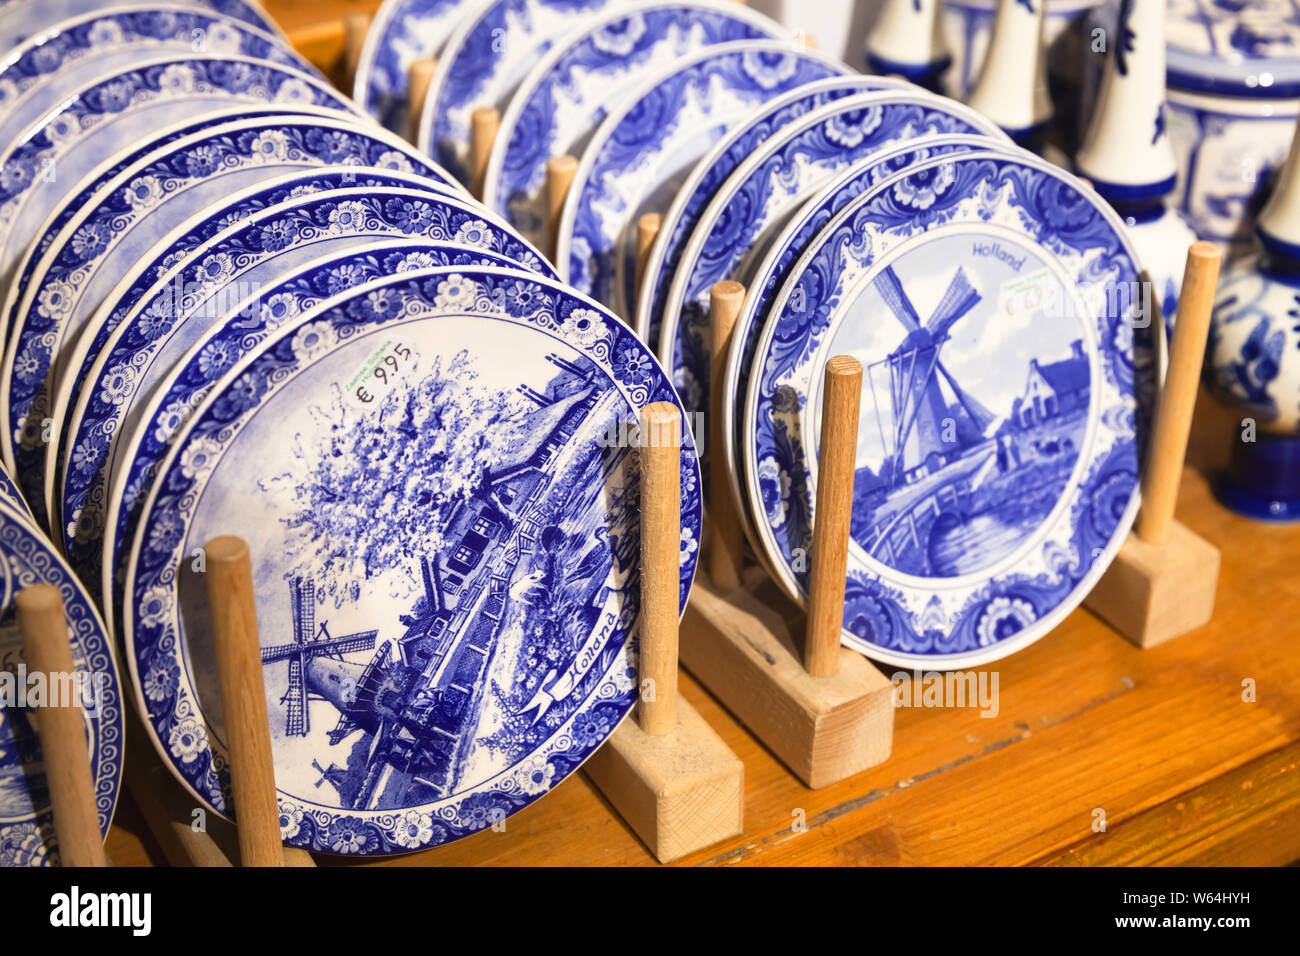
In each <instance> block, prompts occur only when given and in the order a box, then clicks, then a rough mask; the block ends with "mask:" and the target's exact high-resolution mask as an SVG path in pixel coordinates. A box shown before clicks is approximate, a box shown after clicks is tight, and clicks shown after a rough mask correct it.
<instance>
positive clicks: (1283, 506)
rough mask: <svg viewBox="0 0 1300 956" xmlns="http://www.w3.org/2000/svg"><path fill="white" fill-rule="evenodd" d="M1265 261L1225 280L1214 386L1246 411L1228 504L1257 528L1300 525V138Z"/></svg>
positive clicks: (1243, 264)
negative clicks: (1261, 525) (1262, 522)
mask: <svg viewBox="0 0 1300 956" xmlns="http://www.w3.org/2000/svg"><path fill="white" fill-rule="evenodd" d="M1256 231H1257V235H1258V239H1259V248H1258V250H1257V253H1256V255H1254V256H1251V257H1248V258H1245V259H1242V260H1239V261H1238V262H1236V263H1235V264H1233V265H1232V266H1230V267H1229V269H1228V271H1227V273H1226V274H1225V276H1224V277H1223V279H1222V280H1220V283H1219V292H1218V295H1217V297H1216V300H1215V305H1214V314H1213V316H1212V318H1211V321H1210V341H1209V347H1208V352H1207V357H1206V368H1205V380H1206V384H1207V385H1208V386H1209V388H1210V390H1211V392H1213V393H1214V395H1215V397H1216V398H1218V399H1219V400H1220V401H1222V402H1225V403H1226V404H1228V405H1232V406H1235V407H1236V408H1238V409H1239V410H1240V411H1241V419H1240V421H1239V423H1238V426H1239V427H1238V429H1237V432H1236V434H1235V436H1234V442H1233V446H1232V459H1231V462H1230V464H1229V466H1228V469H1227V471H1226V472H1225V473H1224V474H1223V475H1222V476H1221V477H1220V478H1219V480H1218V482H1217V484H1216V487H1215V491H1216V493H1217V494H1218V496H1219V499H1220V500H1221V501H1222V502H1223V503H1224V504H1226V505H1227V506H1228V507H1230V508H1232V509H1233V510H1234V511H1237V512H1240V513H1241V514H1244V515H1246V516H1248V517H1251V518H1259V519H1262V520H1268V521H1297V520H1300V354H1297V353H1298V351H1300V133H1297V134H1296V135H1295V136H1293V138H1292V142H1291V152H1290V155H1289V156H1288V157H1287V160H1286V163H1285V165H1284V166H1283V168H1282V171H1281V173H1280V174H1279V176H1278V182H1277V187H1276V189H1275V190H1274V192H1273V195H1272V197H1271V198H1270V199H1269V201H1268V204H1267V205H1266V206H1265V207H1264V210H1263V211H1262V212H1261V213H1260V214H1259V223H1258V225H1257V227H1256Z"/></svg>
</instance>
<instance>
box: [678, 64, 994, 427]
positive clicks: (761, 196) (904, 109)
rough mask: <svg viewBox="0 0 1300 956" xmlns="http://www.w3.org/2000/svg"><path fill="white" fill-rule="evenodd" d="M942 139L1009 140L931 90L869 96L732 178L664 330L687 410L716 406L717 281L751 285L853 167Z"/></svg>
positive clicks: (828, 111) (710, 215)
mask: <svg viewBox="0 0 1300 956" xmlns="http://www.w3.org/2000/svg"><path fill="white" fill-rule="evenodd" d="M940 133H983V134H985V135H986V136H989V137H990V138H991V140H992V141H993V142H1007V143H1009V141H1008V140H1006V139H1005V137H1003V136H1002V134H1001V133H1000V132H999V131H998V128H997V127H996V126H995V125H994V124H993V123H992V122H990V121H989V120H986V119H984V118H983V117H981V116H980V115H979V114H977V113H975V112H974V111H973V110H970V109H967V108H966V107H963V106H962V105H961V104H959V103H954V102H952V101H951V100H941V99H938V98H936V97H934V96H932V95H931V94H928V93H926V92H924V91H923V90H916V91H915V92H905V91H892V90H891V91H886V92H877V93H864V94H861V95H858V96H853V97H849V98H846V99H840V100H836V101H835V102H833V103H830V104H828V105H826V106H823V107H821V108H820V109H818V110H816V111H814V112H812V113H809V114H807V115H806V116H804V117H801V118H800V119H799V120H797V121H795V122H792V123H790V124H788V125H786V126H784V127H783V128H782V129H781V130H779V131H778V132H776V133H774V134H773V135H772V136H771V137H770V138H768V139H767V140H766V141H765V142H764V143H763V144H762V145H761V146H759V147H758V148H757V149H755V150H754V152H752V153H751V154H750V155H749V157H747V158H746V159H745V160H744V161H743V162H742V163H741V164H740V165H739V167H738V168H737V169H736V170H735V172H734V173H732V175H731V176H730V177H728V179H727V180H726V182H724V183H723V184H722V186H721V187H720V188H719V189H718V190H717V192H716V193H715V194H714V196H713V198H712V200H711V201H710V202H709V205H708V207H707V208H706V209H705V210H704V211H703V213H702V214H701V215H700V216H699V217H698V220H697V221H696V224H695V227H694V229H693V230H692V233H691V239H690V242H689V243H687V245H686V248H685V250H684V251H683V253H682V255H681V258H680V259H679V260H678V262H677V264H676V266H675V268H674V269H673V273H672V274H673V281H672V285H671V286H670V288H669V292H668V296H667V300H666V308H665V321H664V324H663V327H662V331H661V333H660V335H661V338H660V342H659V358H660V361H661V362H663V364H664V367H665V368H667V369H669V371H670V372H671V373H672V376H673V382H674V384H676V385H677V388H678V391H679V392H680V393H681V395H682V401H683V404H684V405H685V407H686V409H687V411H701V412H702V411H704V410H705V409H706V408H707V407H708V400H707V396H708V394H709V391H708V389H709V358H710V356H709V345H708V343H709V329H708V308H709V289H710V288H711V287H712V286H713V285H714V283H716V282H720V281H722V280H724V279H733V280H735V281H737V282H740V283H741V284H742V285H744V286H746V288H748V287H749V286H750V284H751V282H752V280H753V274H754V268H755V267H756V266H757V265H758V263H759V261H760V260H761V258H762V256H763V255H764V253H766V251H767V249H768V247H769V243H770V242H771V240H772V238H773V237H774V235H776V234H778V233H779V232H780V229H781V227H782V226H783V225H784V224H785V222H786V221H787V219H788V218H789V217H790V216H791V215H793V214H794V213H795V212H797V210H798V209H799V207H800V206H802V205H803V203H804V202H806V201H807V200H808V199H810V198H811V197H812V196H814V195H815V194H816V193H817V192H818V191H819V190H820V188H821V187H823V186H825V185H826V184H827V183H828V182H830V181H831V180H833V179H834V178H835V176H836V175H837V174H838V173H840V172H842V171H843V170H844V169H846V168H848V167H849V166H851V165H853V164H854V163H856V162H859V161H861V160H863V159H865V158H867V157H870V156H872V155H873V154H874V153H876V152H877V151H879V150H881V149H882V148H883V147H886V146H889V145H891V144H894V143H898V142H901V141H905V140H914V139H917V138H919V137H924V136H929V135H932V134H940ZM724 400H725V399H724Z"/></svg>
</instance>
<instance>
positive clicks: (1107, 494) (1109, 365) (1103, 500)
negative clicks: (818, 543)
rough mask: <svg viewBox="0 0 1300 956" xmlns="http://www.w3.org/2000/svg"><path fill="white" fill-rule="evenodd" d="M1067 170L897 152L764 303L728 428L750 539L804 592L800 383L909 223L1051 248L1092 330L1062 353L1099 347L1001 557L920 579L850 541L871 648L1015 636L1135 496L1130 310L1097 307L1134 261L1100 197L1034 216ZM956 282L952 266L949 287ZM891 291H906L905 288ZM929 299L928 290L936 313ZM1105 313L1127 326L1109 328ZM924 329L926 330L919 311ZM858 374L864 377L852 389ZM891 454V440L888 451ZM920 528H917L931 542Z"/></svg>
mask: <svg viewBox="0 0 1300 956" xmlns="http://www.w3.org/2000/svg"><path fill="white" fill-rule="evenodd" d="M1042 180H1050V181H1053V182H1046V183H1045V182H1042ZM1069 184H1070V179H1069V177H1068V176H1067V175H1065V174H1062V173H1060V172H1059V171H1057V170H1054V169H1053V168H1052V167H1050V166H1048V165H1047V164H1045V163H1042V162H1041V161H1037V160H1033V159H1028V158H1024V159H1022V158H1019V157H1012V156H1000V155H998V154H994V153H979V152H975V153H969V154H965V155H959V156H956V157H939V158H936V159H932V160H929V161H927V162H925V163H922V164H918V165H916V166H913V167H911V168H910V169H907V170H904V171H903V172H901V173H898V174H896V175H895V176H894V177H892V178H891V179H888V180H886V181H885V182H883V183H881V184H880V185H878V186H876V187H874V188H872V189H869V190H868V191H867V192H865V193H864V194H862V195H861V196H859V197H858V198H857V199H855V200H854V201H853V202H852V203H850V204H849V205H847V206H846V207H845V208H844V209H843V210H842V211H841V212H840V213H839V214H838V216H837V217H836V218H835V219H834V221H832V222H831V223H829V224H828V225H826V226H825V227H824V228H823V229H822V230H821V232H820V233H819V234H818V235H817V237H816V238H815V239H814V241H813V242H812V243H811V244H810V245H809V247H808V249H807V251H806V252H805V253H804V254H803V256H802V258H801V259H800V261H799V263H798V264H797V266H796V267H795V269H794V270H793V272H792V273H791V274H790V276H789V278H788V279H787V280H786V281H785V283H784V285H783V286H782V288H781V291H780V293H779V295H778V297H777V299H776V301H775V303H774V305H773V310H772V318H771V319H770V320H769V322H768V326H767V328H766V329H765V331H764V334H763V336H762V338H761V340H760V344H759V348H758V351H757V357H758V362H757V365H756V366H755V368H756V371H755V373H754V377H753V378H752V379H751V381H750V385H749V394H748V396H747V400H746V405H745V416H744V421H743V423H742V425H741V433H742V434H744V435H746V436H749V437H748V439H747V440H746V445H745V457H744V469H745V474H746V484H747V486H748V488H749V489H750V493H751V495H752V498H753V500H754V501H755V502H756V503H758V502H761V503H762V505H763V511H764V514H758V515H755V518H756V521H757V525H758V533H759V537H760V540H761V543H762V545H763V548H764V550H765V551H766V553H767V555H768V557H769V559H770V560H771V562H772V563H773V564H774V566H775V567H776V568H777V570H778V572H779V578H780V580H781V581H782V583H783V585H784V586H785V587H786V589H787V590H789V591H791V593H792V594H793V595H795V596H799V597H802V596H803V595H804V594H806V583H807V582H806V578H807V571H806V567H805V563H804V562H801V561H799V560H797V557H798V555H799V554H800V553H803V554H806V553H808V552H807V549H808V548H810V546H811V527H812V519H813V514H812V511H813V503H814V497H813V495H814V484H815V469H816V461H815V459H814V457H813V453H812V452H811V451H810V449H812V448H815V438H814V437H813V436H815V429H816V423H814V422H810V421H809V420H808V418H807V416H808V415H809V395H811V394H812V393H813V392H814V391H815V389H816V388H817V387H818V383H817V381H815V379H817V378H819V376H820V364H819V363H820V362H821V361H824V359H825V354H824V348H825V347H827V344H828V343H829V342H831V340H832V337H833V336H835V335H836V330H837V329H838V328H839V327H840V323H841V322H843V320H844V316H845V315H846V314H848V312H851V310H852V307H853V304H854V303H855V302H857V301H858V299H859V297H860V296H861V295H862V294H863V292H862V290H863V289H864V288H866V286H864V285H863V283H864V282H865V281H866V277H867V276H869V275H870V276H875V277H876V278H875V279H873V280H872V282H871V286H872V287H874V286H875V284H876V282H877V281H880V277H882V276H885V275H886V274H888V275H891V276H892V275H893V273H892V272H890V271H889V270H886V271H885V272H881V271H879V270H880V269H882V268H884V267H885V266H886V265H888V266H889V269H892V268H893V267H894V264H896V263H897V262H898V261H899V260H898V259H896V258H894V257H896V256H897V255H899V250H900V249H903V250H906V249H917V248H921V247H920V246H918V245H916V242H915V240H916V239H917V237H920V236H922V235H925V236H927V239H928V241H930V242H933V241H935V240H934V239H933V238H931V236H939V235H948V236H962V237H963V241H965V239H964V237H965V236H968V235H969V236H970V237H971V240H972V241H976V242H989V241H996V239H997V237H1000V236H1001V237H1008V236H1011V235H1018V236H1020V237H1021V239H1020V240H1019V241H1020V242H1022V243H1024V245H1023V246H1020V248H1033V247H1035V246H1037V247H1038V248H1039V249H1040V250H1041V251H1042V252H1043V253H1046V254H1050V255H1052V256H1053V257H1054V259H1055V262H1056V263H1057V264H1058V266H1059V267H1060V268H1061V269H1063V270H1064V271H1063V274H1064V275H1065V276H1068V277H1069V283H1068V285H1067V286H1066V288H1068V289H1070V290H1075V289H1078V290H1081V291H1079V292H1074V291H1071V292H1070V293H1069V294H1072V295H1079V296H1080V298H1079V300H1078V302H1077V303H1076V305H1075V309H1076V310H1077V311H1076V312H1075V315H1076V316H1077V319H1078V321H1079V322H1081V323H1082V324H1083V325H1084V326H1090V327H1091V331H1090V332H1088V333H1087V334H1086V335H1085V336H1084V339H1082V340H1080V343H1079V344H1077V347H1076V353H1075V359H1074V361H1075V362H1076V363H1077V362H1079V361H1083V360H1084V358H1085V356H1086V352H1082V351H1078V349H1083V348H1086V346H1084V345H1083V344H1082V343H1083V342H1085V341H1089V340H1090V341H1094V342H1095V343H1096V349H1097V355H1096V358H1095V359H1094V360H1091V361H1095V362H1096V364H1097V366H1099V369H1100V373H1101V374H1100V376H1097V377H1094V378H1093V380H1092V384H1091V385H1090V386H1088V385H1087V384H1085V385H1084V386H1083V388H1084V392H1083V394H1084V395H1085V396H1091V397H1090V398H1088V399H1087V402H1090V404H1085V405H1084V406H1081V407H1082V408H1087V409H1088V411H1087V412H1086V414H1087V416H1088V417H1087V421H1088V422H1090V423H1092V424H1091V425H1090V427H1091V428H1092V429H1093V431H1092V432H1091V433H1090V434H1091V438H1090V439H1089V441H1088V442H1087V443H1086V446H1080V447H1079V448H1078V452H1077V454H1078V464H1077V465H1075V466H1074V468H1073V470H1072V471H1071V472H1070V474H1071V475H1072V476H1073V477H1071V478H1069V479H1068V481H1067V483H1066V485H1065V488H1066V490H1065V492H1064V495H1063V498H1062V499H1061V500H1063V501H1065V502H1067V504H1066V505H1064V506H1060V507H1057V508H1056V509H1055V510H1053V511H1052V512H1051V514H1052V517H1050V518H1046V519H1043V520H1042V521H1041V522H1039V523H1038V524H1036V525H1033V526H1032V528H1031V527H1026V528H1025V529H1023V530H1021V531H1019V532H1017V533H1019V534H1022V535H1023V537H1022V538H1021V539H1020V544H1018V545H1017V547H1018V548H1019V549H1020V550H1018V551H1016V552H1015V553H1016V554H1017V555H1018V557H1017V559H1016V560H1015V561H1014V562H1013V563H1011V564H1010V565H1007V566H1005V567H1002V568H1000V569H999V570H996V571H991V572H989V573H987V574H975V575H971V576H970V577H967V578H946V579H945V580H943V581H941V582H939V583H938V585H937V586H936V585H932V584H931V583H930V582H929V580H928V579H929V578H931V577H944V575H943V574H937V573H932V572H925V573H923V574H922V576H921V577H920V578H917V577H912V576H909V575H907V574H903V575H897V574H895V573H894V571H893V566H892V565H891V563H890V562H889V561H888V560H884V559H878V558H876V557H872V558H870V559H868V558H867V557H866V552H865V551H864V550H861V548H860V547H859V548H852V547H851V549H850V570H849V581H848V587H847V598H846V605H845V612H844V628H845V639H846V640H847V641H849V642H851V643H852V644H853V645H855V646H857V647H858V648H860V649H861V650H863V651H864V652H865V653H867V654H870V655H871V656H873V657H876V658H879V659H882V660H885V661H888V662H891V663H894V664H922V663H927V664H928V663H931V662H934V663H939V662H942V663H943V664H944V666H966V665H967V664H971V663H977V662H982V661H987V660H992V659H995V658H997V657H1000V656H1003V655H1004V654H1006V653H1010V652H1011V651H1012V650H1015V649H1017V648H1018V647H1020V646H1023V645H1024V644H1025V643H1027V642H1029V641H1031V640H1033V639H1035V638H1036V637H1038V636H1040V635H1041V634H1043V633H1045V632H1046V630H1047V629H1048V628H1049V627H1050V625H1051V624H1053V623H1054V622H1055V621H1056V620H1058V619H1059V618H1060V617H1061V616H1063V615H1064V614H1065V613H1066V612H1068V610H1069V609H1070V608H1072V607H1073V606H1074V605H1075V604H1076V603H1077V602H1078V601H1079V600H1080V599H1081V598H1082V596H1083V594H1084V593H1086V591H1087V588H1088V587H1090V586H1091V583H1092V582H1093V581H1094V580H1095V579H1096V577H1097V576H1098V575H1100V573H1101V571H1102V570H1103V569H1104V567H1105V566H1106V564H1107V563H1108V562H1109V560H1110V557H1111V556H1112V555H1113V554H1114V551H1115V550H1116V549H1117V548H1118V546H1119V544H1120V542H1121V540H1122V536H1123V534H1124V532H1125V531H1126V530H1127V528H1126V522H1127V521H1129V520H1131V517H1132V515H1133V513H1134V511H1135V509H1136V503H1137V497H1136V495H1137V476H1138V462H1139V456H1140V448H1141V445H1140V436H1139V434H1138V430H1137V411H1138V410H1137V400H1136V397H1135V390H1134V384H1133V376H1134V372H1133V337H1132V334H1131V332H1132V325H1133V323H1134V312H1133V308H1132V305H1131V304H1128V303H1120V306H1119V308H1113V307H1112V303H1111V301H1110V300H1109V299H1108V296H1107V294H1106V292H1107V291H1108V290H1111V289H1114V288H1117V287H1122V286H1127V287H1129V288H1131V287H1132V284H1134V283H1136V277H1137V269H1136V266H1135V263H1134V257H1133V254H1132V252H1131V250H1130V249H1129V248H1128V245H1127V243H1126V241H1125V240H1124V239H1123V233H1122V226H1121V225H1120V223H1119V221H1118V220H1117V219H1116V217H1115V216H1114V214H1113V213H1112V212H1111V211H1110V210H1109V209H1108V208H1103V207H1102V206H1101V205H1099V204H1091V208H1092V212H1091V215H1090V216H1088V215H1085V214H1084V212H1083V210H1082V209H1080V208H1079V207H1078V205H1077V204H1075V203H1073V202H1066V204H1065V205H1066V208H1065V209H1064V210H1063V211H1060V212H1059V213H1058V214H1056V215H1055V216H1054V218H1051V219H1047V220H1044V219H1043V218H1042V209H1041V205H1042V203H1043V202H1047V201H1050V200H1048V198H1047V197H1056V199H1058V200H1068V199H1069V198H1070V193H1074V194H1075V195H1080V194H1078V193H1077V192H1075V191H1074V190H1073V189H1072V188H1071V187H1070V186H1069ZM944 226H946V227H947V228H946V229H944V228H943V227H944ZM909 240H911V241H912V244H911V245H908V243H909ZM1001 241H1002V242H1009V241H1010V240H1009V239H1006V238H1003V239H1002V240H1001ZM999 248H1000V247H999ZM986 254H987V253H986ZM962 268H963V269H964V268H966V265H963V266H962ZM895 281H896V280H895ZM965 281H966V280H964V279H963V278H962V277H961V270H960V269H959V270H958V277H957V279H955V280H954V283H955V285H961V284H962V283H963V282H965ZM1062 281H1064V280H1062ZM966 288H967V289H969V288H970V287H969V285H967V286H966ZM992 291H993V290H986V292H985V293H984V294H986V295H987V294H991V292H992ZM901 294H902V296H903V301H904V303H906V298H907V295H908V293H907V291H906V290H904V291H903V292H902V293H901ZM999 294H1001V291H999ZM977 298H978V295H977ZM886 301H889V299H886ZM948 301H949V300H948V299H947V298H945V300H944V302H948ZM891 308H895V307H892V306H891ZM943 308H944V304H943V303H940V305H939V306H938V307H936V314H938V311H940V310H942V309H943ZM896 311H897V309H896ZM1121 326H1122V327H1123V328H1127V329H1128V330H1129V334H1128V335H1122V334H1120V327H1121ZM929 328H930V329H933V328H935V325H934V322H933V320H931V321H930V325H929ZM946 328H947V326H945V327H944V329H945V331H944V334H945V336H946V334H947V333H946ZM925 332H927V329H922V330H921V331H920V332H918V333H915V335H920V334H922V333H925ZM934 334H938V333H934ZM915 335H912V336H911V338H915ZM911 338H909V339H905V340H904V341H905V343H906V342H908V341H910V340H911ZM918 347H920V346H918ZM1044 361H1045V362H1046V361H1048V359H1046V358H1045V359H1044ZM909 374H910V373H909ZM945 374H947V373H946V372H945ZM1015 374H1016V375H1017V376H1019V374H1020V373H1019V371H1018V370H1017V371H1016V372H1015ZM948 381H949V382H950V383H952V381H953V380H952V379H951V378H949V379H948ZM1085 382H1086V380H1085ZM869 387H870V386H869V385H868V384H867V381H866V379H865V377H864V391H865V390H866V389H867V388H869ZM953 387H954V390H955V391H956V394H957V396H958V399H957V400H958V401H959V402H961V403H963V404H966V403H967V402H968V400H969V399H968V397H964V395H963V392H962V391H961V390H959V389H957V386H956V385H955V384H954V385H953ZM1076 387H1077V386H1076ZM870 394H875V393H874V392H873V393H870ZM935 394H936V396H937V395H938V392H936V393H935ZM925 400H926V401H929V397H928V396H927V398H926V399H925ZM918 401H919V399H918ZM954 407H955V406H954ZM968 411H969V409H968ZM981 411H982V412H984V413H987V410H984V409H981ZM949 414H952V413H951V412H949ZM972 414H973V413H972ZM1079 414H1084V413H1083V412H1080V413H1079ZM901 420H902V419H900V421H901ZM998 434H999V435H1001V432H999V433H998ZM973 440H974V441H976V442H978V441H980V440H981V439H979V438H978V437H976V438H975V439H973ZM900 441H901V440H900ZM980 447H981V448H983V446H980ZM989 447H990V448H992V447H993V446H989ZM1003 453H1004V454H1008V455H1010V454H1014V455H1015V456H1016V457H1015V461H1014V465H1012V464H1008V465H1007V466H1006V467H1007V468H1008V470H1009V471H1010V472H1011V473H1013V474H1014V473H1015V469H1017V468H1019V467H1020V464H1021V463H1020V459H1019V457H1018V456H1019V454H1020V452H1019V451H1018V450H1017V451H1015V452H1005V451H1004V452H1003ZM988 454H992V451H989V452H988ZM902 455H903V450H902V446H901V444H900V446H899V452H898V456H899V459H898V460H901V458H902ZM972 460H973V459H972ZM956 461H957V462H958V464H959V465H960V464H961V463H963V462H964V461H965V459H956ZM963 466H964V465H963ZM884 467H886V465H882V466H881V468H882V469H883V468H884ZM939 467H945V468H946V466H940V465H936V464H934V463H932V462H931V461H930V460H929V459H927V460H926V462H925V463H924V464H923V465H922V468H921V470H920V472H919V474H922V475H924V474H927V473H934V474H938V472H936V471H934V469H936V468H939ZM945 473H946V472H945ZM882 475H883V472H882ZM907 480H908V481H909V482H910V481H912V480H913V479H912V478H911V477H909V478H908V479H907ZM917 480H919V479H917ZM873 484H874V483H873V480H872V478H871V476H866V477H865V478H863V477H862V476H859V482H858V488H857V492H856V494H855V507H854V510H855V519H854V520H855V528H854V538H855V541H857V540H859V534H860V532H859V530H858V526H857V521H858V515H857V512H858V510H859V507H860V506H867V505H868V503H869V502H871V501H873V500H876V499H873V498H872V496H873V495H874V493H875V492H874V490H873ZM897 487H900V488H902V487H906V486H903V485H899V486H897ZM918 487H919V486H918ZM945 487H946V486H945ZM908 494H920V492H908ZM918 500H920V499H918ZM892 501H893V499H890V502H891V505H890V507H894V505H893V504H892ZM870 507H876V506H875V505H874V504H871V505H870ZM897 507H903V506H902V505H901V504H900V505H898V506H897ZM908 507H910V505H909V506H908ZM1044 513H1046V512H1044ZM888 517H889V513H886V518H888ZM882 520H884V519H882ZM933 542H934V539H933V537H932V538H931V548H932V549H933V547H934V543H933ZM799 549H803V550H802V552H801V551H800V550H799ZM918 573H919V572H918Z"/></svg>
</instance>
